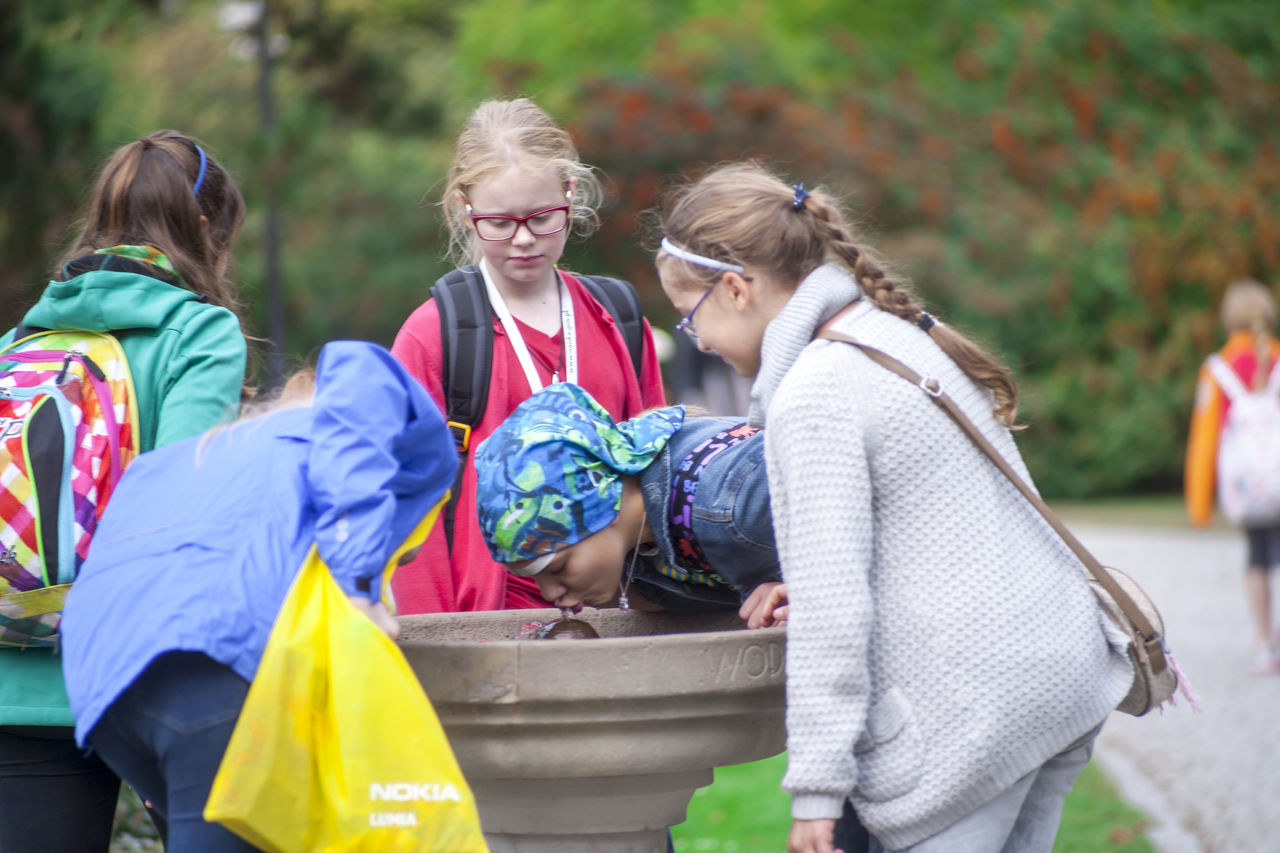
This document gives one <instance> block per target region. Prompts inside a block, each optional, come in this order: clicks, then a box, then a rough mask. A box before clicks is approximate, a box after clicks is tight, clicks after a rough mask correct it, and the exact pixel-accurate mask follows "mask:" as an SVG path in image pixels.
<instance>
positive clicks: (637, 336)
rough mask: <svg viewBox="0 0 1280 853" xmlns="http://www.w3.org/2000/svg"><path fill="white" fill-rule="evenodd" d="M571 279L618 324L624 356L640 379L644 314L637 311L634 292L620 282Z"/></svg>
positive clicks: (591, 277) (588, 277) (592, 277)
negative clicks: (627, 355)
mask: <svg viewBox="0 0 1280 853" xmlns="http://www.w3.org/2000/svg"><path fill="white" fill-rule="evenodd" d="M574 277H575V278H577V279H578V281H580V282H582V286H583V287H585V288H586V289H587V291H588V292H589V293H590V294H591V295H592V297H594V298H595V300H596V301H597V302H599V303H600V304H601V305H603V306H604V310H606V311H608V312H609V314H610V315H611V316H612V317H613V321H614V322H615V323H617V324H618V329H619V330H620V331H621V332H622V337H623V339H624V340H625V341H626V342H627V352H628V353H629V354H630V355H631V368H632V369H633V370H634V371H635V372H636V377H637V378H639V376H640V371H641V365H642V364H643V363H644V313H643V312H642V311H641V310H640V298H639V297H638V296H637V295H636V289H635V288H634V287H632V286H631V285H630V284H628V283H627V282H625V281H623V280H622V279H620V278H608V277H606V276H602V275H579V274H577V273H574Z"/></svg>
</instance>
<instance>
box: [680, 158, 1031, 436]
mask: <svg viewBox="0 0 1280 853" xmlns="http://www.w3.org/2000/svg"><path fill="white" fill-rule="evenodd" d="M661 228H662V233H663V234H664V235H666V237H668V238H669V239H670V240H671V241H672V242H674V243H676V244H678V245H679V246H680V247H682V248H684V249H686V250H688V251H690V252H694V253H696V254H699V255H702V256H704V257H707V258H712V259H715V260H719V261H724V262H726V263H732V264H738V265H740V266H743V267H747V268H755V269H759V270H763V271H766V272H768V273H769V274H770V276H771V277H772V278H773V280H775V281H778V282H782V283H784V286H786V287H788V288H789V289H791V290H794V289H795V288H796V287H798V286H799V285H800V282H801V281H803V280H804V279H805V277H807V276H808V275H809V274H810V273H811V272H813V271H814V270H815V269H817V268H818V267H820V266H822V265H823V264H826V263H838V264H840V265H842V266H844V267H845V268H846V269H848V270H849V272H850V273H851V274H852V275H853V276H854V278H855V279H856V280H857V282H858V284H859V286H860V287H861V288H862V290H863V293H865V294H866V296H867V298H868V299H870V300H871V301H872V303H874V304H875V306H876V307H877V308H879V309H881V310H882V311H886V312H888V313H890V314H893V315H894V316H896V317H901V318H902V319H903V320H905V321H907V322H910V323H914V324H916V325H919V326H920V327H921V328H922V329H925V330H926V331H927V333H928V334H929V335H930V336H932V337H933V339H934V340H935V341H936V342H937V344H938V346H939V347H941V348H942V350H943V352H945V353H946V354H947V355H948V356H949V357H950V358H951V360H952V361H954V362H955V363H956V365H957V366H958V367H960V369H961V370H963V371H964V372H965V374H966V375H968V376H969V378H970V379H972V380H973V381H974V382H976V383H977V384H979V385H981V386H983V387H984V388H986V389H987V390H989V391H990V392H991V393H992V395H993V397H994V398H995V403H996V406H995V416H996V418H997V419H998V420H1000V422H1001V423H1003V424H1005V425H1006V426H1012V425H1013V423H1014V420H1015V418H1016V415H1017V407H1018V389H1017V384H1016V382H1015V381H1014V379H1013V374H1012V372H1011V371H1010V370H1009V368H1008V367H1006V366H1005V365H1003V364H1001V363H1000V362H999V361H997V360H996V359H995V358H994V357H992V356H991V355H990V354H988V353H987V352H985V351H984V350H983V349H982V348H981V347H979V346H978V345H977V344H976V343H974V342H973V341H971V340H970V339H969V338H967V337H965V336H964V335H962V334H961V333H960V332H958V331H956V330H955V329H952V328H951V327H949V326H943V325H942V324H939V323H934V322H933V318H932V317H931V316H930V315H929V314H928V313H926V312H925V310H924V307H923V306H922V305H921V304H920V303H919V302H918V301H917V300H916V298H915V296H914V295H913V294H912V291H911V286H910V284H909V282H907V281H906V279H904V278H902V277H901V276H899V275H898V274H897V273H895V272H894V271H893V270H892V268H891V267H889V266H888V264H886V263H885V262H884V261H883V260H882V259H880V258H878V257H876V256H875V254H874V253H873V252H872V251H871V250H870V249H869V248H868V247H866V246H862V245H859V244H858V242H857V239H856V237H855V234H854V231H853V229H852V227H851V226H850V225H849V223H848V221H847V219H846V218H845V215H844V213H843V211H842V209H841V206H840V204H839V202H838V201H837V200H836V199H835V198H833V197H832V196H831V195H830V194H828V193H826V192H825V191H823V190H822V189H818V188H815V189H813V190H806V189H804V186H803V185H797V186H794V187H792V186H788V185H787V184H786V183H785V182H784V181H782V180H781V179H780V178H778V177H777V176H776V175H774V174H773V173H772V172H770V171H769V170H767V169H765V168H764V167H763V166H761V165H759V164H758V163H751V162H748V163H730V164H727V165H723V166H719V167H716V168H715V169H712V170H711V171H710V172H708V173H707V174H706V175H704V176H703V177H702V178H700V179H699V180H697V181H695V182H694V183H692V184H689V185H688V186H686V187H683V188H682V189H680V190H677V191H676V193H675V194H674V196H673V197H672V199H671V201H670V202H669V204H668V205H667V209H666V212H665V214H663V215H662V217H661ZM657 262H658V265H659V268H661V269H668V265H675V264H679V265H680V266H679V272H678V274H677V275H678V278H677V279H676V280H680V281H687V282H688V283H689V285H690V286H693V287H701V288H707V287H710V286H711V285H712V284H714V283H715V282H716V281H717V280H718V279H719V278H720V277H721V276H722V275H723V272H721V271H719V270H714V269H710V268H707V267H702V266H696V265H693V264H688V263H683V262H681V261H680V260H679V259H677V258H675V257H673V256H672V255H670V254H669V253H667V252H665V251H660V252H659V254H658V259H657ZM670 269H671V270H673V271H674V269H675V267H674V266H671V267H670Z"/></svg>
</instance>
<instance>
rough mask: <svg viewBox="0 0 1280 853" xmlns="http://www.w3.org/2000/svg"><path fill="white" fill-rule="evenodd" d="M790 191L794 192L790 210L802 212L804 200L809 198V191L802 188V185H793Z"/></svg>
mask: <svg viewBox="0 0 1280 853" xmlns="http://www.w3.org/2000/svg"><path fill="white" fill-rule="evenodd" d="M791 189H793V190H795V191H796V194H795V196H794V197H793V198H792V199H791V209H792V210H804V200H805V199H807V198H808V197H809V191H808V190H806V189H805V188H804V184H795V185H794V186H792V187H791Z"/></svg>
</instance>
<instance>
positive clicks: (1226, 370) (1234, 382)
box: [1204, 353, 1249, 400]
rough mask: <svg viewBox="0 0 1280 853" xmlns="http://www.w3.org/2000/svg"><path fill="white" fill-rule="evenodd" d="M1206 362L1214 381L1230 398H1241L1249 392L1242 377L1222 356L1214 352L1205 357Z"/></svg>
mask: <svg viewBox="0 0 1280 853" xmlns="http://www.w3.org/2000/svg"><path fill="white" fill-rule="evenodd" d="M1204 364H1205V367H1207V368H1208V369H1209V374H1210V375H1211V376H1212V377H1213V379H1214V381H1215V382H1217V383H1218V387H1219V388H1221V389H1222V393H1223V394H1226V395H1227V399H1228V400H1239V399H1240V398H1241V397H1244V396H1245V395H1246V394H1248V393H1249V389H1248V388H1246V387H1244V383H1243V382H1241V381H1240V377H1239V376H1236V372H1235V371H1234V370H1232V369H1231V365H1229V364H1227V361H1226V359H1224V358H1223V357H1222V356H1220V355H1218V354H1217V353H1214V354H1213V355H1211V356H1209V357H1208V358H1207V359H1205V362H1204Z"/></svg>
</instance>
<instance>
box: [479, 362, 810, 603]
mask: <svg viewBox="0 0 1280 853" xmlns="http://www.w3.org/2000/svg"><path fill="white" fill-rule="evenodd" d="M758 432H759V431H758V430H757V429H756V428H754V427H749V426H747V425H746V424H744V423H742V422H741V421H736V420H734V419H732V418H701V417H700V418H693V417H686V416H685V410H684V407H683V406H671V407H668V408H664V409H656V410H652V411H649V412H646V413H644V414H642V415H639V416H637V417H634V418H632V419H631V420H628V421H623V422H621V423H617V422H615V421H614V420H613V418H612V417H610V415H609V413H608V412H606V411H605V410H604V408H602V407H601V406H600V405H599V404H598V403H597V402H596V401H595V400H594V399H592V398H591V396H590V395H589V394H588V393H587V392H586V391H584V390H583V389H582V388H580V387H578V386H577V385H573V384H571V383H567V382H561V383H557V384H554V385H551V386H548V387H547V388H545V389H543V390H542V391H539V392H538V393H536V394H534V395H533V396H532V397H530V398H529V399H527V400H525V401H524V402H523V403H521V404H520V405H519V406H518V407H517V408H516V410H515V411H514V412H513V413H512V414H511V416H510V417H509V418H507V420H506V421H505V422H503V424H502V425H501V426H500V427H499V428H498V429H497V430H496V431H495V432H494V433H493V435H491V436H490V437H489V438H488V439H487V440H485V441H484V442H483V443H482V444H481V445H480V446H479V448H478V449H477V451H476V469H477V473H478V488H477V507H478V514H479V520H480V530H481V532H482V534H483V535H484V539H485V542H486V543H487V544H488V546H489V550H490V552H491V553H492V554H493V558H494V559H495V560H497V561H498V562H501V563H505V564H506V565H507V567H508V570H509V571H511V573H512V574H515V575H518V576H522V577H533V578H534V579H535V580H536V581H537V583H538V586H539V588H540V590H541V592H542V595H543V597H544V598H546V599H547V600H548V601H551V602H553V603H555V604H556V606H558V607H561V608H566V609H575V610H576V609H577V608H579V607H582V606H584V605H586V606H592V607H613V606H618V607H622V608H623V609H626V608H627V607H629V606H630V607H635V608H636V609H644V610H671V611H675V612H682V613H696V612H707V611H711V610H725V609H734V608H739V609H740V614H741V615H742V616H743V618H744V619H746V618H748V614H749V613H750V612H751V610H752V609H753V608H755V607H756V602H758V601H761V600H763V599H764V597H765V593H766V592H767V591H768V590H769V589H771V588H772V587H773V586H774V585H776V584H777V583H778V582H779V580H780V578H779V574H778V555H777V550H776V548H775V545H774V539H773V522H772V519H771V517H770V514H769V491H768V483H767V480H766V476H765V465H764V442H763V440H762V438H761V437H760V436H758V435H757V433H758ZM753 593H754V594H753ZM779 616H780V618H783V617H785V611H784V612H783V613H782V614H779Z"/></svg>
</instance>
